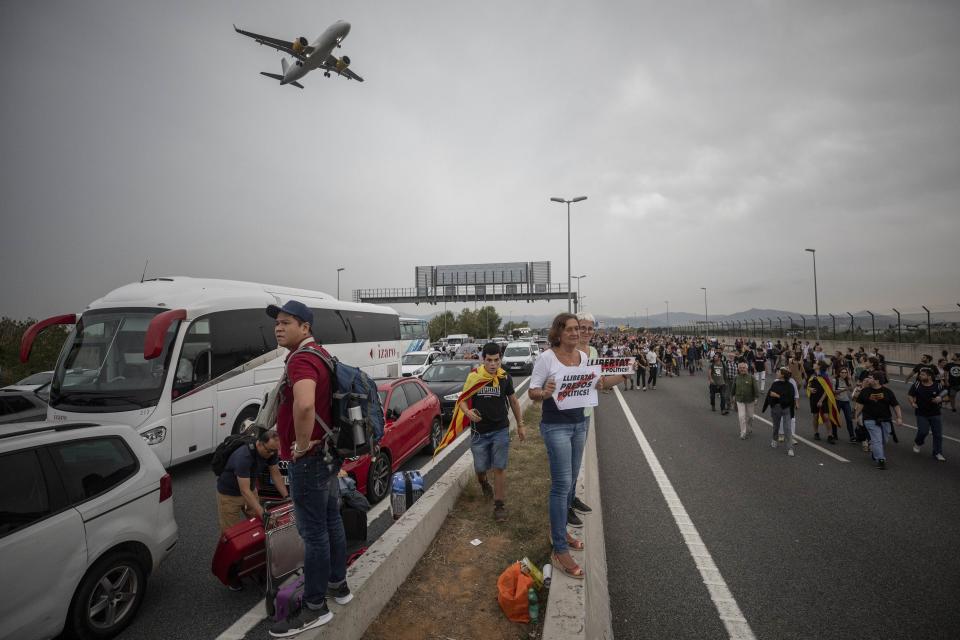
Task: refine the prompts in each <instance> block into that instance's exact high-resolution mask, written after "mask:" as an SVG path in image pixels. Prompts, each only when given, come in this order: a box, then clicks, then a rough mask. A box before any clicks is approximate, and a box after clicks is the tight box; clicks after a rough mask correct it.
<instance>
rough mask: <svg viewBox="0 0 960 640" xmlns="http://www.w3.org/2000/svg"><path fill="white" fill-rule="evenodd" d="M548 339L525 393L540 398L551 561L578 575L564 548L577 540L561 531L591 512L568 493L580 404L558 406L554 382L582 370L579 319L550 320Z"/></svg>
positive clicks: (575, 467) (574, 470)
mask: <svg viewBox="0 0 960 640" xmlns="http://www.w3.org/2000/svg"><path fill="white" fill-rule="evenodd" d="M591 324H592V323H591ZM548 339H549V341H550V346H551V348H550V349H549V350H547V351H545V352H544V353H543V354H542V355H541V356H540V357H539V358H537V362H536V364H535V365H534V367H533V373H532V374H531V376H530V390H529V391H528V392H527V395H529V396H530V399H531V400H533V401H534V402H543V412H542V417H541V421H540V434H541V435H542V436H543V442H544V444H545V445H546V447H547V457H548V458H549V460H550V499H549V510H550V540H551V543H552V545H553V554H552V555H551V563H552V564H554V565H555V566H556V567H557V568H559V569H560V570H561V571H563V572H564V573H566V574H567V575H568V576H570V577H572V578H577V579H583V577H584V572H583V569H582V568H581V567H580V565H578V564H577V562H576V561H575V560H574V559H573V556H571V555H570V549H575V550H581V549H583V542H582V541H580V540H577V539H576V538H574V537H573V536H570V535H569V534H568V533H567V525H568V524H569V525H570V526H573V527H581V526H583V521H582V520H580V518H579V517H578V516H577V513H576V512H577V511H579V512H580V513H583V514H586V513H590V511H591V509H590V507H588V506H587V505H585V504H584V503H583V502H581V501H580V499H579V498H577V497H576V496H575V495H574V491H575V482H576V479H577V476H578V475H579V473H580V463H581V461H582V460H583V448H584V445H585V444H586V440H587V419H586V417H585V416H584V407H585V405H584V404H581V403H577V402H574V403H572V404H574V405H575V406H573V407H568V408H560V406H558V400H557V399H555V398H554V392H555V391H557V387H558V384H557V381H558V380H563V378H564V376H566V377H568V378H569V377H571V376H575V375H577V374H578V373H580V372H586V367H587V365H588V363H589V358H588V356H587V354H586V353H584V352H582V351H580V350H579V349H578V348H577V344H578V342H579V339H580V323H579V322H578V320H577V316H575V315H573V314H572V313H561V314H560V315H558V316H557V317H556V318H554V319H553V324H552V326H551V327H550V333H549V335H548ZM578 370H579V371H578ZM617 382H619V381H617ZM614 384H616V382H613V380H612V379H610V380H609V381H608V379H606V378H601V379H600V382H599V383H598V385H597V386H598V387H600V388H604V387H608V388H609V387H612V386H613V385H614ZM588 390H589V389H587V388H584V389H583V391H588ZM577 395H578V396H580V395H581V394H577ZM560 401H561V403H562V404H564V405H565V406H566V405H567V404H568V403H567V402H564V399H562V398H561V399H560ZM595 402H596V400H595V396H594V403H595ZM576 405H579V406H576Z"/></svg>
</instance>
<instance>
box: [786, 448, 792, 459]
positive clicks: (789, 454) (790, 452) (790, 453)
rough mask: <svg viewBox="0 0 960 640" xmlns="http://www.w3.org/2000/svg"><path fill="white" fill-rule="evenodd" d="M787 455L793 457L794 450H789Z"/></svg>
mask: <svg viewBox="0 0 960 640" xmlns="http://www.w3.org/2000/svg"><path fill="white" fill-rule="evenodd" d="M787 455H788V456H790V457H791V458H792V457H793V449H787Z"/></svg>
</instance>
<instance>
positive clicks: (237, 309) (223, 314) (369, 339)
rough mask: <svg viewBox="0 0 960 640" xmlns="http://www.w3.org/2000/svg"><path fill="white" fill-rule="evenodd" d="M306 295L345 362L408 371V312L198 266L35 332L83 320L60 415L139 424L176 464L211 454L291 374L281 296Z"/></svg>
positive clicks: (56, 393)
mask: <svg viewBox="0 0 960 640" xmlns="http://www.w3.org/2000/svg"><path fill="white" fill-rule="evenodd" d="M290 299H296V300H299V301H301V302H303V303H305V304H306V305H308V306H309V307H310V308H311V309H312V310H313V315H314V325H313V334H314V336H316V338H317V339H318V341H319V342H321V343H322V344H323V345H324V346H326V347H327V349H328V350H329V351H330V352H331V353H332V354H334V355H335V356H337V357H338V358H340V359H341V360H342V361H343V362H346V363H349V364H352V365H354V366H359V367H361V368H362V369H363V370H364V371H366V372H367V373H369V374H370V375H371V376H374V377H398V376H399V375H400V355H401V353H402V352H401V350H400V347H401V343H400V323H399V315H398V314H397V313H396V312H395V311H394V310H393V309H390V308H389V307H382V306H375V305H370V304H360V303H353V302H341V301H339V300H337V299H335V298H334V297H333V296H330V295H328V294H325V293H320V292H318V291H306V290H303V289H291V288H288V287H278V286H272V285H266V284H256V283H250V282H235V281H229V280H207V279H196V278H186V277H173V278H157V279H154V280H147V281H144V282H137V283H134V284H129V285H126V286H123V287H120V288H119V289H116V290H114V291H111V292H110V293H108V294H107V295H106V296H104V297H102V298H100V299H99V300H95V301H94V302H92V303H91V304H90V305H89V306H88V307H87V308H86V310H84V312H83V313H82V315H80V316H76V315H73V314H68V315H62V316H54V317H52V318H48V319H46V320H43V321H41V322H38V323H36V324H34V325H33V326H32V327H31V328H30V329H29V330H28V331H27V332H26V333H25V334H24V337H23V342H22V343H21V347H20V358H21V360H24V361H26V359H27V358H28V357H29V354H30V347H31V346H32V344H33V341H34V339H35V338H36V336H37V334H38V333H39V332H40V331H42V330H43V329H45V328H47V327H49V326H51V325H54V324H72V325H75V327H74V329H73V330H72V331H71V332H70V335H69V336H68V338H67V341H66V342H65V344H64V346H63V350H62V351H61V352H60V357H59V359H58V361H57V366H56V369H55V372H54V376H53V382H52V383H51V385H50V406H49V409H48V413H47V417H48V419H49V420H52V421H55V422H65V421H68V420H70V421H73V420H80V421H90V422H98V423H114V424H128V425H131V426H133V427H134V428H135V429H136V430H137V432H139V433H140V435H141V436H143V438H144V439H145V440H146V441H147V442H148V443H149V444H150V445H151V448H152V449H153V451H154V453H156V454H157V457H158V458H159V459H160V461H161V462H162V463H163V464H164V466H170V465H173V464H177V463H180V462H183V461H185V460H189V459H191V458H196V457H198V456H202V455H204V454H207V453H210V452H211V451H212V450H213V449H214V448H215V447H216V445H217V444H219V443H220V442H221V441H222V440H223V439H224V438H225V437H226V436H227V435H228V434H230V433H233V432H236V431H237V429H238V428H239V426H240V424H241V423H242V422H243V421H244V420H245V419H247V418H253V417H254V416H256V414H257V411H258V410H259V408H260V404H261V402H262V401H263V397H264V394H265V393H266V392H267V391H269V389H271V388H272V386H273V385H274V384H275V383H276V382H277V381H278V380H279V379H280V377H281V375H282V374H283V359H284V356H285V355H286V353H287V352H286V350H285V349H280V348H278V347H277V342H276V338H274V335H273V324H274V321H273V319H272V318H270V317H269V316H268V315H267V314H266V307H267V305H270V304H276V305H282V304H283V303H285V302H286V301H287V300H290Z"/></svg>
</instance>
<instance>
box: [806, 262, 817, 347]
mask: <svg viewBox="0 0 960 640" xmlns="http://www.w3.org/2000/svg"><path fill="white" fill-rule="evenodd" d="M804 251H809V252H810V253H811V254H812V255H813V312H814V315H816V316H817V334H816V335H817V342H820V300H819V297H818V296H817V250H816V249H804Z"/></svg>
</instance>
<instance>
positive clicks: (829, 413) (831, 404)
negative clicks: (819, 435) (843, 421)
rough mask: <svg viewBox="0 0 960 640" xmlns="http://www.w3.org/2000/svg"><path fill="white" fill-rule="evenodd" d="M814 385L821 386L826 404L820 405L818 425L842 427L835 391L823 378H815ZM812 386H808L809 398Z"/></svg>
mask: <svg viewBox="0 0 960 640" xmlns="http://www.w3.org/2000/svg"><path fill="white" fill-rule="evenodd" d="M811 382H812V383H815V384H819V385H820V388H821V389H823V394H824V399H825V402H824V403H823V404H822V405H820V411H819V412H818V413H817V421H818V424H830V425H833V426H835V427H839V426H840V408H839V407H838V406H837V398H836V396H834V395H833V389H831V388H830V384H829V383H828V382H827V381H826V380H825V379H824V378H823V376H814V377H813V379H812V380H811ZM810 391H811V390H810V386H809V385H807V397H808V398H809V397H810V395H811V393H810Z"/></svg>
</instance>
